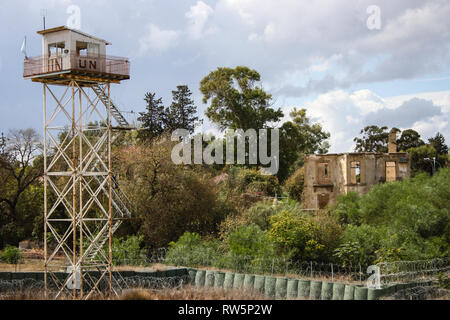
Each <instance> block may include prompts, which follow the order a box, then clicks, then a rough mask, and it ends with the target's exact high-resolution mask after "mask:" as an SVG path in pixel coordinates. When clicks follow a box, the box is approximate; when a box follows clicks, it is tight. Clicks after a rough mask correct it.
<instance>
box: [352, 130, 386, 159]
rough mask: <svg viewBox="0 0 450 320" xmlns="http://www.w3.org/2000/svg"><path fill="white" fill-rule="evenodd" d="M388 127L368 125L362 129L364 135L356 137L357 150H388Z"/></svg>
mask: <svg viewBox="0 0 450 320" xmlns="http://www.w3.org/2000/svg"><path fill="white" fill-rule="evenodd" d="M387 130H388V127H378V126H375V125H372V126H367V127H365V128H364V129H362V130H361V131H360V134H361V135H362V137H360V138H358V137H355V138H354V139H353V141H354V142H356V146H355V151H356V152H381V153H386V152H388V147H387V144H388V138H389V132H388V131H387Z"/></svg>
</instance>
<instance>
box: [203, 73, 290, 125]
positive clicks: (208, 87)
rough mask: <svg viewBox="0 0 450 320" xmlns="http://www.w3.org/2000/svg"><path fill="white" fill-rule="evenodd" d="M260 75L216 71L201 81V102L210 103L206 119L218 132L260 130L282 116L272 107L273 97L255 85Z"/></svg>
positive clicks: (279, 111) (259, 79)
mask: <svg viewBox="0 0 450 320" xmlns="http://www.w3.org/2000/svg"><path fill="white" fill-rule="evenodd" d="M260 81H261V76H260V74H259V73H258V72H257V71H255V70H252V69H249V68H248V67H243V66H238V67H236V68H234V69H232V68H218V69H217V70H215V71H212V72H210V73H209V74H208V75H207V76H206V77H205V78H203V79H202V81H201V82H200V91H201V93H202V94H203V103H208V101H210V104H209V106H208V108H207V110H206V112H205V114H206V116H207V117H208V118H209V119H210V120H211V121H213V122H214V123H216V124H218V125H219V127H220V129H221V130H225V129H227V128H229V129H243V130H244V131H245V130H247V129H255V130H258V129H262V128H266V127H268V123H270V122H276V121H279V120H280V119H281V118H282V117H283V113H282V112H281V110H280V109H278V110H275V109H273V108H272V107H271V104H272V96H271V95H270V94H268V93H266V92H265V91H264V89H263V88H262V87H261V86H258V83H259V82H260Z"/></svg>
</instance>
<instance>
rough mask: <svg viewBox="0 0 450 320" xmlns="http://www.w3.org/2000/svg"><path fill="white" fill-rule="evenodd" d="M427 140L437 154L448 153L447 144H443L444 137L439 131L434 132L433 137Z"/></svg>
mask: <svg viewBox="0 0 450 320" xmlns="http://www.w3.org/2000/svg"><path fill="white" fill-rule="evenodd" d="M428 142H429V143H430V145H431V146H433V148H434V149H435V150H436V152H437V154H438V155H447V154H448V146H447V145H446V144H445V138H444V136H443V135H442V134H441V133H440V132H438V133H436V135H435V136H434V138H430V139H428Z"/></svg>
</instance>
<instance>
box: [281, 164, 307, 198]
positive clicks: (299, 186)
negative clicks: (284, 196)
mask: <svg viewBox="0 0 450 320" xmlns="http://www.w3.org/2000/svg"><path fill="white" fill-rule="evenodd" d="M304 183H305V168H304V167H301V168H299V169H297V170H296V171H295V172H294V173H293V174H292V175H291V176H290V177H289V178H288V179H287V180H286V183H285V185H284V186H285V189H286V191H287V193H288V194H289V197H290V198H291V199H294V200H297V201H301V200H302V195H303V186H304Z"/></svg>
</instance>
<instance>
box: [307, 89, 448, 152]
mask: <svg viewBox="0 0 450 320" xmlns="http://www.w3.org/2000/svg"><path fill="white" fill-rule="evenodd" d="M445 104H447V105H445ZM449 105H450V92H440V93H432V94H431V93H423V94H417V95H409V96H402V97H391V98H385V99H383V98H381V97H379V96H377V95H376V94H374V93H373V92H371V91H370V90H360V91H355V92H352V93H348V92H345V91H342V90H337V91H331V92H328V93H326V94H322V95H320V96H318V97H317V99H315V100H313V101H309V102H307V103H305V104H304V107H305V108H306V109H307V110H308V114H309V115H310V116H311V118H316V119H318V121H319V123H321V124H322V125H323V127H324V129H325V130H327V131H329V132H330V133H331V138H330V144H331V149H330V152H350V151H352V150H353V148H354V142H353V138H354V137H356V136H358V135H359V131H360V130H361V129H362V128H363V127H364V126H366V125H372V124H376V125H389V124H390V125H391V126H392V127H393V126H395V127H398V128H400V129H403V130H404V129H410V128H412V129H414V130H416V131H417V132H419V133H420V134H421V136H422V139H424V140H426V139H428V138H429V137H431V136H434V135H435V134H436V132H437V131H440V132H441V133H442V134H443V135H444V136H445V137H446V139H448V140H449V139H450V130H449V126H448V124H449V117H450V109H449V107H448V106H449ZM373 121H375V122H376V123H372V122H373ZM402 124H403V125H404V127H402Z"/></svg>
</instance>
